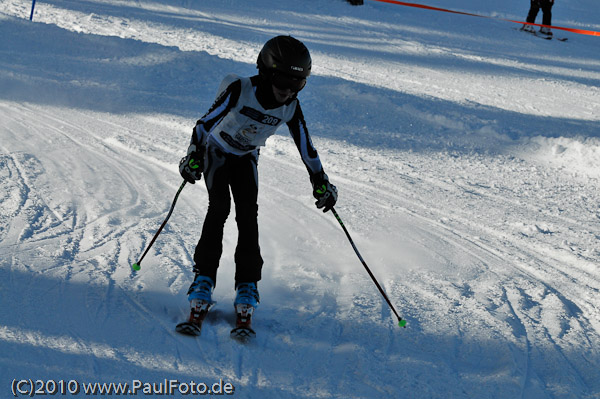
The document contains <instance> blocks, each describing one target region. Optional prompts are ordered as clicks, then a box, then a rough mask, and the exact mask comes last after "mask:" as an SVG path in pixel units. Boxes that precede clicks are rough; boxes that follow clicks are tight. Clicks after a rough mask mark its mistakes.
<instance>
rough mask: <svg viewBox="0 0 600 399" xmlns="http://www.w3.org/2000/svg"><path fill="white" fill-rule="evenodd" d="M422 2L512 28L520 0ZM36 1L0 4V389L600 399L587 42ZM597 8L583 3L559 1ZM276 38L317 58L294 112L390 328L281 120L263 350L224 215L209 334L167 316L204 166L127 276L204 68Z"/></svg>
mask: <svg viewBox="0 0 600 399" xmlns="http://www.w3.org/2000/svg"><path fill="white" fill-rule="evenodd" d="M424 2H425V1H424ZM425 3H426V4H429V5H432V6H438V7H444V8H452V9H455V10H460V11H466V12H470V13H476V14H481V15H486V16H490V17H494V18H505V19H517V20H523V19H524V17H525V14H526V13H527V8H528V3H529V2H528V1H524V0H519V1H517V0H507V1H503V2H481V1H478V0H477V1H476V0H454V1H452V2H448V1H442V0H428V1H427V2H425ZM30 7H31V1H24V0H1V1H0V36H1V37H2V39H0V120H1V122H2V123H1V126H0V137H1V140H0V187H1V189H0V305H1V306H0V392H1V393H0V396H1V397H9V396H12V393H11V384H12V381H13V380H14V379H17V380H19V379H32V380H33V381H34V382H35V380H37V379H40V380H44V381H47V380H53V381H60V380H65V381H70V380H76V381H78V382H80V383H87V382H123V383H132V381H133V380H139V381H142V382H144V383H156V384H158V383H160V382H162V381H164V379H177V380H180V381H182V382H189V381H191V380H193V381H195V382H198V383H199V382H204V383H207V384H212V383H214V382H217V381H219V380H220V379H222V380H223V381H224V382H226V383H231V384H233V386H235V393H234V395H233V397H236V398H400V397H403V398H415V399H421V398H423V399H425V398H427V399H429V398H444V399H448V398H476V399H481V398H506V399H514V398H524V399H531V398H585V399H589V398H600V335H599V334H600V307H599V306H600V269H599V264H600V248H599V245H598V243H599V239H600V228H599V222H600V205H599V204H600V193H599V190H598V183H599V179H600V138H599V137H600V133H599V132H600V129H599V127H600V125H599V122H600V55H599V54H600V38H597V37H590V36H583V35H576V34H573V33H568V32H560V31H556V32H555V34H556V35H558V36H566V37H568V39H569V41H568V42H564V43H563V42H558V41H545V40H538V39H536V38H535V37H533V36H530V35H527V34H525V33H521V32H518V31H517V30H515V29H514V28H518V27H519V26H518V25H517V24H513V23H509V22H504V21H501V20H499V19H487V18H475V17H469V16H462V15H456V14H447V13H440V12H434V11H427V10H422V9H416V8H410V7H401V6H397V5H392V4H384V3H379V2H374V1H367V2H366V4H365V5H364V6H362V7H352V6H350V5H349V4H348V3H346V2H345V1H342V0H303V1H294V0H254V1H242V0H227V1H223V0H205V1H201V2H200V1H191V0H187V1H186V0H173V1H167V0H162V1H160V0H155V1H126V0H82V1H66V0H52V1H38V2H37V5H36V10H35V16H34V21H33V22H30V21H29V20H28V19H29V13H30ZM538 18H541V17H538ZM599 21H600V8H598V7H597V0H578V1H575V0H562V1H559V2H557V4H556V6H555V7H554V23H555V24H556V25H559V26H569V27H574V28H581V29H589V30H600V22H599ZM277 34H292V35H294V36H296V37H298V38H299V39H301V40H303V41H304V42H305V43H306V44H307V46H308V47H309V49H310V50H311V52H312V54H313V63H314V73H313V75H312V76H311V77H310V78H309V83H308V85H307V87H306V89H305V90H304V91H303V92H302V93H301V94H300V98H301V101H302V104H303V109H304V111H305V116H306V118H307V121H308V123H309V129H310V130H311V133H312V136H313V140H314V142H315V145H316V146H317V148H318V149H319V152H320V154H321V158H322V160H323V163H324V166H325V168H326V171H327V172H328V174H329V175H330V177H331V180H332V181H333V182H334V184H336V185H337V186H338V189H339V202H338V205H337V207H336V208H337V210H338V212H339V214H340V216H341V217H342V219H343V220H344V222H345V224H346V226H347V227H348V229H349V230H350V232H351V234H352V236H353V238H354V239H355V241H356V244H357V246H358V248H359V250H360V251H361V253H362V255H363V257H364V258H365V260H366V261H367V263H368V264H369V266H370V267H371V269H372V270H373V272H374V273H375V275H376V276H377V277H378V278H379V280H380V281H381V283H382V285H383V286H384V287H385V289H386V291H387V293H388V294H389V296H390V298H391V301H392V302H393V303H394V304H395V306H396V308H397V309H398V311H399V312H400V314H401V315H402V316H403V317H404V318H406V319H407V320H408V328H406V329H401V328H398V326H397V325H396V322H395V321H394V318H393V315H392V313H391V312H390V311H389V309H388V308H387V306H386V304H385V303H384V301H383V300H382V298H381V296H380V294H379V292H378V291H377V290H376V288H375V286H374V285H373V283H372V282H371V280H370V279H369V277H368V275H367V273H366V272H365V270H364V269H363V267H362V265H361V264H360V262H359V261H358V259H357V257H356V256H355V254H354V252H353V251H352V248H351V247H350V245H349V243H348V241H347V240H346V237H345V236H344V234H343V232H342V230H341V229H340V226H339V225H338V224H337V222H336V221H335V219H334V218H333V216H332V215H331V214H323V213H321V212H320V211H318V210H316V209H315V207H314V205H313V201H314V200H313V199H312V196H311V189H310V184H309V181H308V176H307V174H306V170H305V169H304V167H303V165H302V164H301V162H300V159H299V156H298V154H297V151H296V149H295V147H294V144H293V142H292V140H291V139H290V137H289V135H288V133H287V132H286V131H285V129H282V130H280V131H279V132H278V134H277V135H276V136H273V137H272V138H271V139H270V140H269V142H268V145H267V147H265V148H264V149H263V150H262V152H261V159H260V167H259V169H260V180H261V192H260V197H259V205H260V209H261V211H260V217H259V218H260V220H259V221H260V234H261V247H262V251H263V257H264V259H265V267H264V278H263V281H261V283H260V286H259V288H260V292H261V299H262V302H261V305H260V308H259V309H258V310H257V313H256V316H255V323H254V324H255V327H256V330H257V332H258V337H257V339H256V341H254V342H253V343H251V344H248V345H240V344H238V343H237V342H233V341H232V340H231V339H230V338H229V330H230V329H231V325H232V317H233V307H232V306H231V302H232V300H233V295H234V292H233V287H232V285H233V281H232V280H233V250H234V247H235V243H236V240H237V233H236V228H235V223H234V222H233V217H234V215H233V214H232V216H231V217H230V220H229V221H228V224H227V226H226V237H225V243H224V244H225V252H224V256H223V259H222V264H221V269H220V273H219V282H218V285H217V287H216V290H215V299H216V300H217V301H218V304H217V306H216V307H215V308H214V311H213V312H212V313H211V315H210V317H209V319H208V321H207V323H206V325H205V328H204V330H203V335H202V337H200V338H199V339H193V338H188V337H183V336H180V335H178V334H176V333H175V332H174V326H175V324H176V323H177V322H179V321H182V320H183V319H185V318H186V315H187V312H188V304H187V301H186V295H185V294H186V290H187V288H188V285H189V283H190V280H191V278H192V270H191V267H192V255H193V251H194V247H195V243H196V241H197V239H198V238H199V235H200V231H201V226H202V219H203V216H204V213H205V211H206V206H207V203H206V202H207V198H206V191H205V188H204V186H203V184H197V185H195V186H187V187H186V188H185V189H184V190H183V192H182V194H181V197H180V199H179V202H178V204H177V207H176V208H175V211H174V213H173V216H172V217H171V219H170V221H169V223H168V225H167V227H166V228H165V230H164V231H163V233H162V234H161V236H160V237H159V239H158V241H157V242H156V244H155V245H154V247H153V248H152V250H151V251H150V253H149V254H148V256H147V257H146V259H145V260H144V261H143V263H142V270H141V271H140V272H138V273H132V271H131V269H130V265H131V264H132V263H133V262H135V261H136V260H137V259H138V258H139V256H140V255H141V253H142V251H143V249H144V247H145V246H146V245H147V244H148V243H149V241H150V239H151V238H152V236H153V234H154V232H155V231H156V229H157V228H158V226H159V225H160V223H161V222H162V220H163V219H164V217H165V216H166V213H167V211H168V209H169V206H170V204H171V201H172V199H173V196H174V194H175V192H176V190H177V187H178V186H179V184H180V182H181V178H180V177H179V175H178V172H177V167H176V165H177V163H178V160H179V159H180V157H181V156H183V155H184V153H185V150H186V147H187V142H188V140H189V136H190V132H191V128H192V127H193V126H194V124H195V121H196V119H198V118H199V117H200V116H201V115H202V114H203V113H204V112H205V111H206V110H207V108H208V106H209V105H210V104H211V102H212V100H213V98H214V95H215V90H216V88H217V86H218V84H219V82H220V80H221V78H222V77H223V76H224V75H225V74H227V73H237V74H240V75H245V76H249V75H252V74H254V73H255V66H254V62H255V59H256V55H257V52H258V50H259V49H260V48H261V46H262V44H263V43H264V42H265V41H266V40H267V39H269V38H270V37H272V36H275V35H277ZM67 396H69V397H86V396H87V395H84V393H83V392H80V393H79V394H78V395H67ZM138 396H139V397H171V396H172V397H184V396H183V395H179V394H178V393H177V392H176V394H174V395H171V396H168V395H167V396H165V395H145V396H144V395H142V394H141V393H139V394H138ZM105 397H106V396H105ZM113 397H115V396H113ZM186 397H194V396H193V395H192V396H186ZM204 397H206V396H204Z"/></svg>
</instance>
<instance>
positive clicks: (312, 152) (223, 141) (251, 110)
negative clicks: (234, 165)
mask: <svg viewBox="0 0 600 399" xmlns="http://www.w3.org/2000/svg"><path fill="white" fill-rule="evenodd" d="M257 82H258V79H251V78H240V77H238V76H236V75H228V76H226V77H225V78H224V79H223V81H222V82H221V85H220V87H219V90H218V95H217V98H216V100H215V102H214V103H213V105H212V106H211V107H210V109H209V110H208V112H207V113H206V114H205V115H204V116H203V117H202V118H201V119H200V120H198V122H197V123H196V128H195V134H194V137H192V142H193V143H195V144H200V145H202V146H206V145H218V146H219V147H220V149H221V150H222V151H223V152H225V153H228V154H233V155H237V156H242V155H245V154H249V153H251V152H258V148H259V147H261V146H264V145H265V142H266V140H267V138H269V137H270V136H271V135H273V134H274V133H275V131H276V130H277V129H278V128H279V127H280V126H281V125H283V124H284V123H285V124H287V126H288V129H289V131H290V134H291V136H292V138H293V139H294V142H295V144H296V147H297V148H298V151H299V152H300V156H301V157H302V162H304V165H305V166H306V169H307V170H308V173H309V174H310V176H311V177H312V176H314V175H315V174H317V173H320V172H322V171H323V166H322V164H321V160H320V158H319V154H318V153H317V150H316V149H315V148H314V146H313V144H312V141H311V139H310V135H309V133H308V130H307V128H306V122H305V121H304V116H303V115H302V109H301V108H300V103H299V101H298V99H297V98H293V99H291V100H290V101H288V102H287V103H286V104H283V105H281V106H279V107H276V108H269V109H265V108H263V106H262V105H261V104H260V103H259V101H258V99H257V96H256V90H257V84H258V83H257Z"/></svg>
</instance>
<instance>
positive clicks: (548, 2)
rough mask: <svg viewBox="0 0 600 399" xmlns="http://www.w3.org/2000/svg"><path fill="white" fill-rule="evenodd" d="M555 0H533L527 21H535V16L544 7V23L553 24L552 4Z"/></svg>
mask: <svg viewBox="0 0 600 399" xmlns="http://www.w3.org/2000/svg"><path fill="white" fill-rule="evenodd" d="M553 5H554V0H531V7H530V8H529V14H527V22H529V23H532V24H533V23H535V18H536V17H537V15H538V13H539V12H540V8H541V9H542V13H543V14H544V16H543V17H542V25H552V6H553Z"/></svg>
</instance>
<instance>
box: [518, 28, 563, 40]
mask: <svg viewBox="0 0 600 399" xmlns="http://www.w3.org/2000/svg"><path fill="white" fill-rule="evenodd" d="M515 29H516V30H518V31H520V32H525V33H529V34H530V35H533V36H535V37H537V38H540V39H544V40H552V39H555V40H558V41H559V42H566V41H567V40H569V38H567V37H557V36H548V35H545V34H543V33H540V32H537V31H529V30H525V29H523V28H519V29H517V28H515Z"/></svg>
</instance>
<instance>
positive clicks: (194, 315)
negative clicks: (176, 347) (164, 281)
mask: <svg viewBox="0 0 600 399" xmlns="http://www.w3.org/2000/svg"><path fill="white" fill-rule="evenodd" d="M214 286H215V283H214V282H213V280H212V279H211V278H210V277H206V276H200V275H196V278H195V279H194V282H193V283H192V285H191V286H190V289H189V290H188V300H189V301H190V307H191V310H190V317H189V319H188V321H185V322H183V323H179V324H178V325H177V327H175V331H177V332H178V333H181V334H186V335H200V332H201V331H202V322H203V321H204V318H205V317H206V315H207V314H208V311H209V310H210V308H211V307H212V305H214V302H213V300H212V291H213V288H214Z"/></svg>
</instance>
